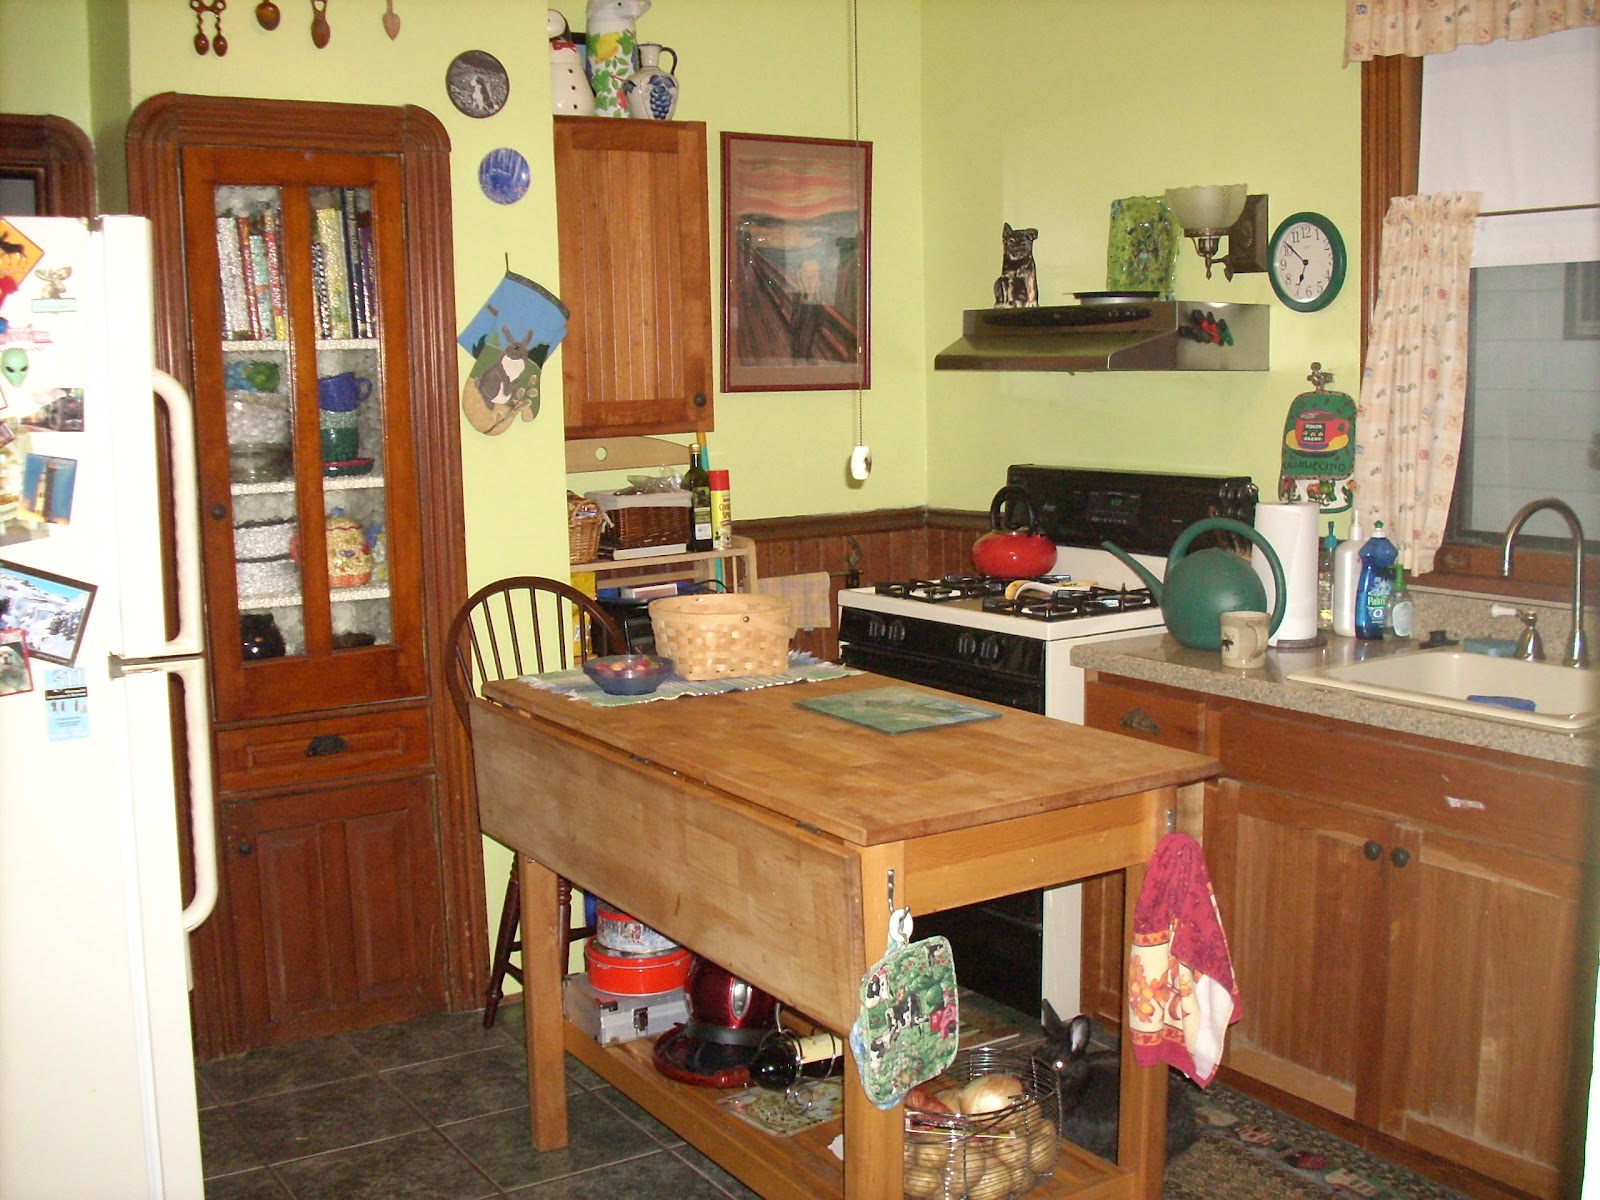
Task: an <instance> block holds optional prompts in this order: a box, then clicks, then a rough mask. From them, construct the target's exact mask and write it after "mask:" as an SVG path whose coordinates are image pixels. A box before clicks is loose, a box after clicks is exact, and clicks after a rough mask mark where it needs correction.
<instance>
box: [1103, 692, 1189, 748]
mask: <svg viewBox="0 0 1600 1200" xmlns="http://www.w3.org/2000/svg"><path fill="white" fill-rule="evenodd" d="M1083 701H1084V722H1083V723H1084V724H1085V725H1088V726H1089V727H1090V728H1091V729H1106V730H1110V731H1111V732H1112V733H1123V734H1127V735H1128V736H1129V737H1136V738H1142V739H1143V740H1144V741H1147V742H1159V743H1160V744H1161V745H1163V746H1171V747H1172V748H1173V749H1175V750H1203V749H1204V748H1205V714H1206V706H1205V704H1204V703H1203V702H1201V701H1199V700H1194V699H1189V698H1186V697H1183V696H1175V695H1165V694H1162V693H1159V692H1153V691H1148V690H1146V689H1145V688H1142V687H1127V686H1125V685H1123V684H1120V683H1107V682H1105V681H1103V680H1098V679H1097V680H1095V681H1094V682H1092V683H1089V684H1087V685H1086V686H1085V689H1084V697H1083Z"/></svg>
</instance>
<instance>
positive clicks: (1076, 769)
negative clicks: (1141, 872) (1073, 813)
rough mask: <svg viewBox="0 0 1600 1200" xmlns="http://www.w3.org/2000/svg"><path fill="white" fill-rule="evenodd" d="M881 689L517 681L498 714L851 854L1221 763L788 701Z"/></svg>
mask: <svg viewBox="0 0 1600 1200" xmlns="http://www.w3.org/2000/svg"><path fill="white" fill-rule="evenodd" d="M890 686H893V687H913V685H908V684H903V683H901V682H900V681H898V680H892V679H887V678H885V677H883V676H880V675H873V674H870V673H865V672H864V673H862V674H859V675H852V676H848V677H846V678H843V679H834V680H827V681H824V682H816V683H801V684H790V685H786V686H781V687H768V688H759V689H755V690H751V691H742V692H725V693H722V694H720V695H715V696H686V697H681V698H678V699H673V700H660V701H655V702H651V703H647V704H634V705H626V706H621V707H616V708H602V707H598V706H595V705H591V704H586V703H584V702H583V701H581V700H574V699H572V698H571V697H569V696H565V695H561V694H558V693H554V692H550V691H545V690H543V689H540V688H536V687H533V686H531V685H530V684H526V683H521V682H518V681H517V680H502V681H499V682H493V683H488V684H486V685H485V686H484V695H485V696H486V697H487V698H488V699H491V700H494V701H496V702H497V703H500V704H503V705H505V706H506V707H508V708H512V709H515V710H518V711H521V712H525V713H528V714H529V715H531V716H534V717H537V718H539V719H540V720H543V721H548V722H550V723H552V724H554V725H556V726H559V727H560V728H562V729H565V730H568V731H571V732H572V733H575V734H580V735H586V736H589V737H593V738H595V739H597V740H599V741H600V742H602V743H604V744H605V745H607V746H610V747H612V748H614V749H616V750H620V751H622V752H623V753H626V754H629V755H632V756H634V757H636V758H638V759H641V760H643V761H646V762H649V763H652V764H654V765H656V766H659V767H662V768H664V769H666V770H669V771H672V772H675V773H676V774H679V775H681V776H684V777H685V778H688V779H692V780H695V781H697V782H700V783H704V784H707V785H709V786H711V787H714V788H717V789H719V790H720V791H723V792H725V793H727V794H729V795H731V796H734V797H737V798H738V799H741V800H743V801H746V802H748V803H750V804H753V805H757V806H759V807H761V808H764V809H766V810H768V811H770V812H772V813H774V814H776V815H778V816H781V817H785V818H787V819H790V820H793V821H797V822H799V823H801V824H804V825H807V826H810V827H812V828H814V829H817V830H820V831H822V832H824V833H828V834H832V835H834V836H837V837H839V838H842V839H844V840H845V841H847V842H851V843H854V844H856V845H861V846H871V845H879V844H882V843H886V842H896V841H903V840H905V839H908V838H915V837H922V836H924V835H926V834H930V833H943V832H946V831H950V830H958V829H966V828H970V827H973V826H978V825H985V824H989V823H991V822H995V821H1001V820H1008V819H1010V818H1013V817H1021V816H1029V815H1032V814H1035V813H1042V812H1049V811H1051V810H1055V809H1063V808H1070V807H1073V806H1075V805H1080V804H1087V803H1090V802H1092V801H1096V800H1104V799H1108V798H1111V797H1115V796H1125V795H1128V794H1130V793H1134V792H1141V791H1147V790H1149V789H1152V788H1161V787H1173V786H1180V785H1183V784H1189V783H1195V782H1198V781H1199V780H1202V779H1206V778H1208V777H1210V776H1213V775H1216V774H1217V773H1218V772H1219V771H1220V770H1221V766H1220V764H1219V763H1218V762H1217V760H1216V759H1214V758H1210V757H1208V756H1206V755H1203V754H1192V753H1190V752H1188V751H1184V750H1173V749H1169V748H1167V747H1165V746H1158V745H1155V744H1153V743H1150V742H1145V741H1138V740H1135V739H1133V738H1127V737H1122V736H1120V735H1118V734H1112V733H1103V732H1100V731H1099V730H1094V729H1085V728H1083V727H1082V726H1079V725H1070V724H1068V723H1066V722H1065V721H1056V720H1052V719H1050V718H1047V717H1042V716H1038V715H1036V714H1033V713H1024V712H1017V711H1015V710H1012V709H1007V708H1002V707H1000V706H998V705H990V704H984V703H982V702H981V701H977V700H969V699H967V698H966V697H954V696H950V695H949V694H948V693H945V692H938V691H935V690H933V689H930V688H916V687H913V690H916V691H923V692H928V693H929V694H930V695H933V696H938V697H941V698H943V699H946V700H959V701H960V703H962V704H965V705H970V706H971V707H973V708H982V709H985V710H988V711H992V712H994V713H997V714H998V716H997V717H996V718H995V719H993V720H981V721H974V722H972V723H969V724H965V725H947V726H940V727H937V728H932V729H923V730H917V731H915V732H910V733H898V734H886V733H881V732H879V731H877V730H875V729H870V728H867V727H864V726H860V725H856V724H852V723H851V722H849V721H844V720H840V719H839V718H837V717H833V716H829V715H827V714H824V713H818V712H813V711H811V710H810V709H806V708H801V707H798V706H797V704H796V701H800V700H813V699H817V698H819V697H822V696H830V695H838V694H840V693H844V692H851V691H861V690H864V689H868V688H881V687H890Z"/></svg>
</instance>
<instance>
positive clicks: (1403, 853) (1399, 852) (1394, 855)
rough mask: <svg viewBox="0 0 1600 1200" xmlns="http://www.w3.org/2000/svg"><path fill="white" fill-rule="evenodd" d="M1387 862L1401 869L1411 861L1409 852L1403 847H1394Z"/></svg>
mask: <svg viewBox="0 0 1600 1200" xmlns="http://www.w3.org/2000/svg"><path fill="white" fill-rule="evenodd" d="M1389 861H1390V862H1392V863H1393V864H1394V865H1395V866H1397V867H1403V866H1405V865H1406V864H1407V863H1408V862H1410V861H1411V851H1409V850H1407V849H1406V848H1405V847H1404V846H1396V847H1395V848H1394V849H1393V850H1391V851H1389Z"/></svg>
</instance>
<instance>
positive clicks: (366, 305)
mask: <svg viewBox="0 0 1600 1200" xmlns="http://www.w3.org/2000/svg"><path fill="white" fill-rule="evenodd" d="M356 241H357V244H358V245H359V246H360V247H361V256H360V262H361V307H362V319H363V320H364V321H365V322H366V329H367V332H366V336H367V337H377V336H378V273H377V271H376V270H375V269H374V267H373V259H372V213H371V211H370V210H366V209H363V210H362V211H361V212H359V213H357V214H356Z"/></svg>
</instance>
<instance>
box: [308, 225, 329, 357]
mask: <svg viewBox="0 0 1600 1200" xmlns="http://www.w3.org/2000/svg"><path fill="white" fill-rule="evenodd" d="M311 294H312V296H313V298H314V299H315V301H316V306H317V336H318V337H320V338H325V337H332V336H333V335H332V333H331V331H330V329H329V325H328V268H327V261H326V255H325V254H324V252H323V249H322V243H321V242H318V241H315V240H313V241H312V243H311Z"/></svg>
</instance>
